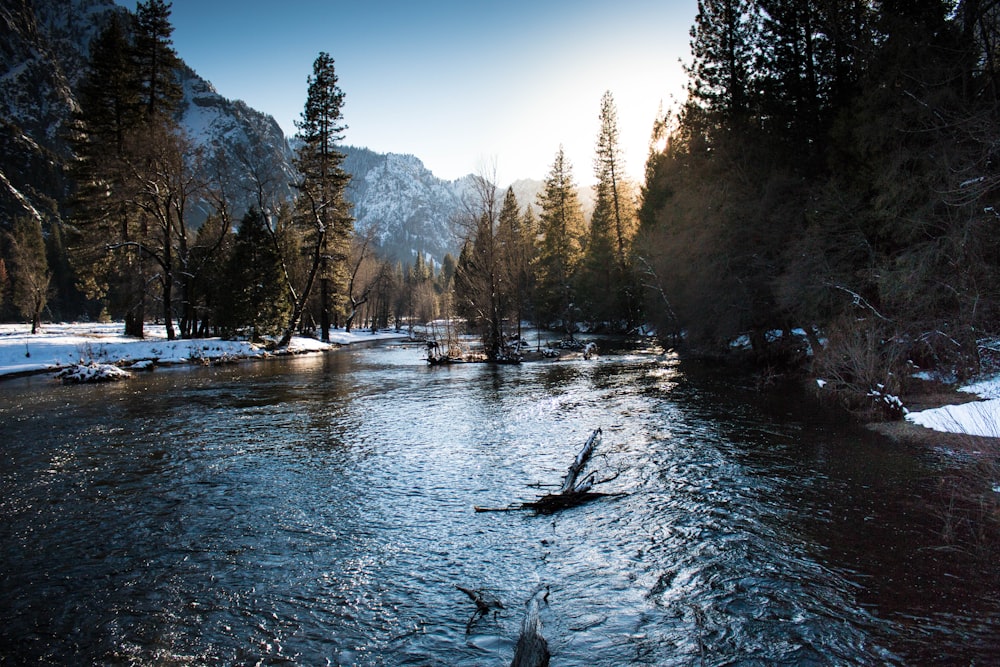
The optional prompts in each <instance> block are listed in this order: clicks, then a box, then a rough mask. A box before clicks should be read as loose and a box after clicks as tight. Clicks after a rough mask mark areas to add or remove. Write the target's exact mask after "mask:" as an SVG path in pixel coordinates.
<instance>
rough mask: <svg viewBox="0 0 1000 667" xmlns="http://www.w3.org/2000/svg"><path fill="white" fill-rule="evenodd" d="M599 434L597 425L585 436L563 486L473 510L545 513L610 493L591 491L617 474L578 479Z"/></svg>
mask: <svg viewBox="0 0 1000 667" xmlns="http://www.w3.org/2000/svg"><path fill="white" fill-rule="evenodd" d="M600 437H601V429H599V428H598V429H595V430H594V432H593V433H591V434H590V437H589V438H587V442H586V443H584V445H583V448H582V449H581V450H580V452H579V453H578V454H577V455H576V458H575V459H574V460H573V463H572V464H571V465H570V467H569V470H568V471H567V472H566V477H565V478H564V479H563V483H562V486H560V487H559V490H558V491H556V492H555V493H547V494H545V495H544V496H541V497H540V498H536V499H535V500H531V501H528V502H524V503H515V504H512V505H508V506H506V507H479V506H476V507H475V510H476V511H477V512H513V511H516V510H526V509H527V510H535V511H536V512H539V513H542V514H548V513H551V512H555V511H557V510H561V509H565V508H567V507H574V506H576V505H580V504H581V503H585V502H587V501H588V500H593V499H594V498H600V497H602V496H607V495H611V494H607V493H600V492H597V491H593V490H592V489H593V487H594V486H596V485H597V484H603V483H604V482H610V481H611V480H613V479H615V478H617V477H618V475H617V474H616V475H614V476H613V477H609V478H607V479H602V480H595V479H594V474H593V473H591V474H590V475H587V476H586V477H584V478H583V479H582V480H580V479H579V477H580V474H581V473H583V469H584V468H586V467H587V462H588V461H590V457H591V456H592V455H593V453H594V449H595V448H596V447H597V441H598V440H599V439H600Z"/></svg>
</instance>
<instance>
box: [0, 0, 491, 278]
mask: <svg viewBox="0 0 1000 667" xmlns="http://www.w3.org/2000/svg"><path fill="white" fill-rule="evenodd" d="M124 11H126V10H125V9H123V8H122V7H119V6H117V5H115V4H114V2H113V0H5V2H3V3H0V228H4V227H6V226H7V225H9V221H10V220H11V219H13V218H14V217H15V216H20V215H26V214H27V215H40V216H43V217H47V218H50V219H53V220H54V219H58V218H60V217H61V214H62V212H63V211H65V210H66V209H65V206H64V204H65V203H66V200H67V196H68V193H69V191H70V185H71V184H70V183H69V182H68V178H67V176H66V173H65V170H64V165H65V163H66V161H67V160H68V159H69V158H70V157H71V150H70V147H69V144H68V142H67V132H66V129H67V127H68V124H69V122H70V119H71V118H72V114H73V112H74V110H75V109H76V98H75V91H76V88H77V85H78V84H79V82H80V80H81V78H82V77H83V75H84V73H85V70H86V61H87V56H88V53H89V48H90V42H91V40H92V39H93V38H94V37H95V36H96V35H97V34H98V33H99V32H100V30H101V29H102V28H103V26H104V25H106V23H107V21H108V20H109V19H110V16H111V15H112V14H113V13H116V12H124ZM178 55H179V56H180V57H181V58H182V59H183V56H184V54H183V53H180V54H178ZM178 76H179V77H180V79H181V82H182V83H183V88H184V99H183V102H182V104H181V108H180V111H179V121H180V124H181V126H182V127H183V128H184V130H185V131H186V133H187V134H188V137H189V138H190V139H191V140H192V142H193V143H195V144H196V145H198V146H200V147H202V148H203V149H204V152H205V154H206V155H207V157H208V158H209V159H208V160H206V165H208V166H207V167H206V169H211V170H212V171H213V173H211V174H207V175H209V176H213V177H214V176H215V175H216V174H217V173H218V170H219V169H220V166H221V168H223V169H224V171H225V172H226V173H227V178H229V179H230V183H229V186H230V187H229V188H228V190H229V192H230V196H232V197H235V198H236V199H237V201H235V202H231V204H232V213H233V214H234V215H235V216H236V217H237V218H238V217H240V216H241V215H242V213H243V211H245V210H246V208H248V207H249V206H250V204H251V203H252V202H253V199H252V196H251V194H250V188H249V187H244V188H241V187H239V186H240V184H241V183H242V184H243V185H246V186H249V185H250V179H249V176H248V173H249V171H248V170H249V166H248V164H249V163H253V164H254V165H255V168H257V169H258V170H259V169H260V168H261V167H262V165H263V168H265V169H266V170H267V171H268V172H269V174H270V175H271V178H272V180H273V181H274V182H275V183H278V184H279V187H278V189H279V191H280V194H281V196H286V197H291V196H292V194H293V192H294V189H293V187H292V183H294V182H295V180H296V176H295V169H294V166H293V160H292V158H293V154H294V153H293V150H292V147H291V145H290V142H289V139H288V138H287V137H285V136H284V134H283V133H282V131H281V128H280V127H279V126H278V124H277V122H276V121H275V120H274V119H273V118H272V117H271V116H268V115H266V114H263V113H261V112H259V111H256V110H254V109H252V108H250V107H249V106H247V105H246V104H245V103H243V102H241V101H239V100H228V99H226V98H224V97H222V96H221V95H219V94H218V93H217V92H216V91H215V89H214V88H213V87H212V85H211V83H209V82H208V81H205V80H204V79H202V78H201V77H200V76H198V75H197V74H196V73H195V72H194V71H192V70H191V69H190V68H188V67H187V66H184V67H183V68H182V70H181V71H180V72H179V73H178ZM346 92H347V93H348V95H349V94H350V91H346ZM305 94H306V82H305V81H303V82H302V95H303V101H304V98H305ZM343 150H344V152H345V153H346V154H347V160H346V165H345V167H346V169H347V171H348V172H349V173H351V174H352V175H353V179H352V183H351V186H350V188H349V191H348V199H349V200H350V201H351V202H352V203H353V204H354V209H353V214H354V216H355V218H356V219H357V228H358V231H359V232H360V233H365V232H367V231H368V230H369V229H374V230H375V233H376V236H377V238H378V240H379V244H380V245H381V246H382V249H383V252H384V253H385V254H386V255H387V256H390V257H392V258H396V259H400V260H402V261H404V262H410V261H412V260H413V258H414V257H415V256H416V254H417V253H418V252H419V253H424V254H425V256H427V257H429V258H432V259H435V260H438V261H440V260H441V258H442V257H443V256H444V254H445V253H448V252H450V253H452V254H456V255H457V253H458V250H459V242H460V239H459V235H458V233H457V232H456V227H455V224H454V223H455V220H456V218H457V217H460V216H462V215H463V214H465V212H466V211H467V205H466V204H467V200H468V198H469V195H470V190H471V183H472V178H471V177H465V178H462V179H458V180H456V181H444V180H442V179H439V178H436V177H435V176H434V175H433V174H432V173H431V172H430V171H429V170H428V169H427V168H426V167H424V165H423V163H421V162H420V160H419V159H417V158H416V157H414V156H412V155H398V154H391V153H390V154H379V153H375V152H373V151H370V150H367V149H363V148H353V147H345V148H344V149H343ZM234 186H235V187H234ZM199 208H200V210H199V211H196V212H195V218H194V219H193V220H192V223H193V224H195V225H197V224H199V223H200V221H201V219H203V217H204V215H205V213H206V211H207V209H208V206H207V204H203V205H202V206H201V207H199Z"/></svg>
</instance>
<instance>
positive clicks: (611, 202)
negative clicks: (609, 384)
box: [581, 91, 638, 328]
mask: <svg viewBox="0 0 1000 667" xmlns="http://www.w3.org/2000/svg"><path fill="white" fill-rule="evenodd" d="M599 118H600V132H599V133H598V137H597V152H596V157H595V159H594V174H595V176H596V177H597V184H596V185H595V186H594V191H595V195H596V197H595V205H594V213H593V216H592V217H591V221H590V238H589V241H588V242H587V252H586V256H585V258H584V265H583V268H582V271H581V280H582V282H581V292H582V294H583V295H584V296H585V298H586V299H587V302H588V311H589V313H588V314H589V316H590V317H591V318H592V319H594V320H597V321H601V322H609V323H613V324H614V326H615V327H623V328H628V327H629V326H630V325H631V324H632V323H633V322H634V321H636V320H637V317H638V313H637V308H638V294H637V293H636V289H635V287H634V283H635V281H634V279H633V275H632V274H633V270H632V266H631V246H632V240H633V238H634V237H635V234H636V231H637V230H638V218H637V212H636V206H635V200H634V197H633V195H632V187H631V185H630V184H629V183H628V181H627V179H626V178H625V166H624V159H623V155H622V150H621V146H620V142H619V138H618V112H617V109H616V108H615V103H614V98H613V97H612V95H611V92H610V91H608V92H606V93H604V96H603V97H602V98H601V112H600V116H599Z"/></svg>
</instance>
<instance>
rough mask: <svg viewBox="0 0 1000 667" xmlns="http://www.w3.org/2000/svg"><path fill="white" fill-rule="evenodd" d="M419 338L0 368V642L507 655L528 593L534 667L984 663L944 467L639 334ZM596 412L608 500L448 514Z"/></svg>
mask: <svg viewBox="0 0 1000 667" xmlns="http://www.w3.org/2000/svg"><path fill="white" fill-rule="evenodd" d="M422 357H423V350H422V349H421V348H420V347H418V346H407V345H395V344H393V345H379V346H372V347H367V348H357V349H346V348H345V349H343V350H340V351H337V352H334V353H329V354H325V355H318V356H309V357H300V358H294V359H285V360H275V361H266V362H252V363H244V364H238V365H233V366H226V367H218V368H204V369H202V368H198V369H192V368H185V369H170V370H158V371H156V372H154V373H150V374H145V375H140V376H136V377H134V378H133V379H131V380H129V381H127V382H123V383H118V384H109V385H90V386H61V385H58V384H56V383H55V381H53V380H51V379H49V378H45V377H34V378H26V379H18V380H10V381H6V382H4V383H2V384H0V452H2V455H3V459H2V460H3V465H2V467H0V511H2V515H3V522H2V524H0V538H2V539H0V545H2V552H0V553H2V557H0V558H2V561H0V566H2V575H3V576H2V578H0V611H2V617H3V619H4V622H3V623H2V624H0V663H2V664H60V665H64V664H112V665H114V664H123V665H128V664H142V665H146V664H157V665H177V664H286V663H293V664H303V665H323V664H333V665H505V664H509V663H510V660H511V656H512V654H513V651H514V644H515V642H516V640H517V637H518V633H519V629H520V625H521V620H522V617H523V615H524V603H525V602H526V601H527V600H528V599H529V598H530V597H531V596H532V594H533V593H534V592H535V591H538V590H544V591H545V592H546V593H547V598H546V604H545V605H543V607H542V613H541V619H542V632H543V634H544V636H545V637H546V639H547V641H548V644H549V648H550V650H551V652H552V664H553V665H588V666H595V665H608V666H611V665H782V664H784V665H869V664H892V665H915V664H956V665H968V664H977V665H985V664H997V663H998V662H1000V595H998V592H1000V586H998V583H997V574H996V572H995V566H994V565H993V564H992V563H990V562H984V560H983V559H982V558H978V557H976V554H975V553H973V551H974V550H971V549H968V548H964V547H962V545H957V546H956V545H955V544H953V543H951V542H949V541H948V540H947V539H946V538H945V536H944V535H943V527H944V526H945V524H946V522H945V517H946V516H947V512H948V503H949V499H948V497H947V494H946V493H945V492H943V491H942V486H941V485H940V483H939V480H940V478H941V477H942V476H944V475H947V474H948V473H949V470H950V466H954V465H956V464H955V463H949V461H948V457H942V456H937V455H935V454H933V453H932V452H924V451H922V450H919V449H911V448H907V447H903V446H900V445H892V444H889V443H888V442H887V441H885V440H883V439H881V438H879V437H877V436H875V435H873V434H870V433H868V432H867V431H864V430H862V429H858V428H855V427H853V426H852V425H851V424H850V423H848V422H847V421H846V420H844V419H843V418H841V417H838V416H836V415H832V414H831V411H830V410H829V409H824V408H821V407H820V406H818V405H816V404H815V403H814V402H813V401H812V400H811V399H810V398H809V397H803V396H800V395H798V393H796V392H788V391H772V392H759V391H757V390H756V388H755V387H754V386H753V384H752V383H751V382H750V380H749V379H747V378H741V377H733V376H732V375H731V374H730V373H728V372H725V371H724V370H723V369H719V368H712V367H708V366H705V365H702V364H699V363H696V362H692V361H681V360H679V359H678V358H677V357H676V356H675V355H673V354H671V353H665V352H663V351H662V350H659V349H656V348H645V347H642V346H639V347H634V348H629V349H622V350H618V351H615V352H613V353H607V352H606V353H604V354H602V356H600V357H598V358H597V359H594V360H591V361H582V360H573V361H561V362H540V363H533V364H522V365H519V366H489V365H474V364H469V365H454V366H450V367H433V368H432V367H429V366H427V365H426V363H425V362H424V361H423V359H422ZM598 427H599V428H601V429H602V431H603V438H602V440H601V441H600V443H599V445H598V447H597V452H596V454H595V457H594V459H593V460H592V461H591V464H590V468H589V469H593V470H595V471H596V472H597V475H598V477H601V478H612V477H613V478H614V479H612V480H611V481H608V482H606V483H605V484H603V485H601V490H603V491H606V492H609V493H611V494H613V495H609V496H607V497H604V498H600V499H597V500H594V501H591V502H589V503H587V504H585V505H582V506H579V507H575V508H571V509H567V510H564V511H561V512H558V513H556V514H552V515H535V514H533V513H531V512H525V511H513V512H497V513H477V512H475V511H474V510H473V508H474V506H491V507H501V506H506V505H508V504H510V503H516V502H518V501H524V500H531V499H533V498H534V497H536V496H537V495H539V494H541V493H543V492H544V491H545V488H544V487H539V486H538V485H539V484H547V483H552V484H555V483H558V482H560V481H561V479H562V476H563V475H564V474H565V472H566V470H567V468H568V466H569V464H570V463H571V462H572V460H573V457H574V456H575V455H576V453H577V451H578V450H579V449H580V447H581V446H582V444H583V443H584V441H585V440H586V439H587V437H588V436H589V435H590V433H591V432H592V430H594V429H596V428H598ZM456 586H462V587H465V588H469V589H475V590H480V591H482V592H484V593H485V594H488V595H489V596H491V597H493V598H495V599H496V600H498V601H499V602H501V603H502V604H503V608H498V609H494V610H491V611H490V613H488V614H486V615H484V616H479V617H476V616H474V612H475V610H476V608H475V605H474V604H473V603H472V601H471V600H470V599H469V598H468V597H467V596H466V595H465V594H464V593H462V592H461V591H459V590H458V589H457V588H456Z"/></svg>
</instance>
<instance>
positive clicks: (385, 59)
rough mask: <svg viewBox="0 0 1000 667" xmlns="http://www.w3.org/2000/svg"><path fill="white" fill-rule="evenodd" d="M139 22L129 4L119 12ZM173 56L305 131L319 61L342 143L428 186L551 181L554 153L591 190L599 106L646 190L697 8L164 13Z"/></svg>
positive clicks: (459, 1)
mask: <svg viewBox="0 0 1000 667" xmlns="http://www.w3.org/2000/svg"><path fill="white" fill-rule="evenodd" d="M116 1H117V2H118V3H119V4H121V5H123V6H125V7H128V8H129V9H132V10H134V9H135V2H127V1H126V0H116ZM172 5H173V6H172V14H171V22H172V24H173V26H174V34H173V42H174V47H175V48H176V50H177V52H178V54H179V55H180V56H181V58H183V59H184V60H185V62H187V64H188V65H189V66H190V67H191V68H192V69H194V70H195V71H196V72H197V73H198V74H199V75H201V76H202V77H203V78H205V79H207V80H208V81H210V82H211V83H212V84H213V85H214V86H215V88H216V90H217V91H218V92H219V93H220V94H221V95H223V96H224V97H227V98H230V99H241V100H244V101H245V102H247V103H248V104H249V105H250V106H252V107H253V108H255V109H258V110H259V111H262V112H264V113H268V114H270V115H272V116H274V117H275V119H276V120H277V121H278V123H279V124H280V125H281V127H282V129H283V130H284V131H285V133H286V134H288V135H289V136H291V135H292V134H294V133H295V131H296V130H295V125H294V122H295V121H296V120H299V119H300V118H301V113H302V108H303V106H304V104H305V98H306V89H307V82H306V79H307V77H308V76H309V75H310V74H311V73H312V64H313V61H314V60H315V59H316V56H317V55H318V54H319V52H320V51H325V52H327V53H329V54H330V55H331V56H332V57H333V59H334V62H335V70H336V73H337V76H338V79H339V85H340V88H341V90H342V91H343V92H344V95H345V105H344V109H343V112H344V121H345V122H346V124H347V125H348V129H347V130H346V132H345V139H344V143H345V144H349V145H354V146H365V147H368V148H370V149H372V150H375V151H378V152H394V153H412V154H414V155H416V156H417V157H418V158H420V159H421V160H422V161H423V162H424V164H425V165H426V166H427V167H428V168H429V169H430V170H431V171H433V172H434V174H435V175H436V176H439V177H441V178H445V179H454V178H458V177H460V176H463V175H465V174H469V173H485V174H486V175H490V173H492V172H493V171H494V169H495V172H496V176H497V181H498V183H499V184H501V185H506V184H507V183H509V182H511V181H513V180H515V179H519V178H534V179H541V178H544V177H545V175H546V174H547V173H548V171H549V169H550V167H551V165H552V162H553V159H554V158H555V155H556V152H557V150H558V148H559V146H560V145H562V146H563V147H564V149H565V151H566V156H567V157H568V158H569V160H570V162H571V164H572V167H573V175H574V177H575V179H576V181H577V183H579V184H581V185H587V184H590V183H592V182H593V180H594V176H593V171H594V169H593V161H594V150H595V146H596V142H597V134H598V130H599V121H598V114H599V111H600V101H601V96H602V95H603V94H604V92H605V91H608V90H610V91H611V93H612V95H613V96H614V100H615V104H616V106H617V110H618V126H619V131H620V137H621V146H622V148H623V150H624V152H625V159H626V165H627V168H628V171H629V173H630V175H632V176H633V177H634V178H636V179H639V178H641V175H642V170H643V165H644V163H645V160H646V153H647V150H648V143H649V137H650V133H651V130H652V126H653V121H654V119H655V117H656V114H657V110H658V108H659V106H660V104H661V102H662V104H663V107H664V108H665V109H669V108H670V107H671V105H672V104H673V103H674V101H675V100H678V99H682V98H683V96H684V83H685V80H686V79H685V76H684V73H683V68H682V65H681V63H682V62H685V63H686V62H688V61H689V59H690V56H689V53H690V50H689V41H690V38H689V30H690V27H691V25H692V24H693V22H694V17H695V13H696V11H697V3H696V0H679V1H672V0H614V1H609V0H506V1H505V2H480V1H478V0H441V1H427V2H421V1H419V0H412V1H409V2H406V1H401V0H367V1H366V0H286V1H284V2H275V1H274V0H242V1H240V2H236V1H233V0H173V3H172Z"/></svg>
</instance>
